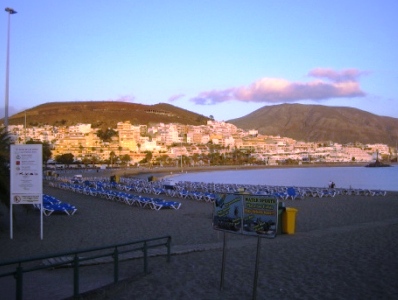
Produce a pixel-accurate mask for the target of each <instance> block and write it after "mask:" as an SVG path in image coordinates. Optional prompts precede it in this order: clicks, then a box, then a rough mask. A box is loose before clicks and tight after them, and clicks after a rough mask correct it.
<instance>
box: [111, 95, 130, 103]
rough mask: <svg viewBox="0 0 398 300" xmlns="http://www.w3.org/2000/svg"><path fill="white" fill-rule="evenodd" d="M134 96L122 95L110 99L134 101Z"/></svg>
mask: <svg viewBox="0 0 398 300" xmlns="http://www.w3.org/2000/svg"><path fill="white" fill-rule="evenodd" d="M134 100H135V97H134V96H131V95H124V96H120V97H119V98H117V99H112V100H111V101H116V102H134Z"/></svg>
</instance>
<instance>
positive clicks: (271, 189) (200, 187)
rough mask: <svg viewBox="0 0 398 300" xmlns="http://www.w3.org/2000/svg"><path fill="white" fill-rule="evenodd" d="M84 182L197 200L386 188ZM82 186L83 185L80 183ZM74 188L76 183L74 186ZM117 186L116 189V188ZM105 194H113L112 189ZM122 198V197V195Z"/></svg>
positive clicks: (351, 192) (318, 194)
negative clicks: (222, 195) (242, 192)
mask: <svg viewBox="0 0 398 300" xmlns="http://www.w3.org/2000/svg"><path fill="white" fill-rule="evenodd" d="M83 186H85V187H86V188H87V187H90V186H91V187H95V191H91V192H90V191H88V190H86V192H88V193H98V189H102V190H111V191H113V193H116V191H119V192H121V191H125V192H136V193H139V194H149V195H154V196H157V195H161V194H165V195H167V196H169V197H173V198H181V199H193V200H197V201H205V202H210V203H212V202H214V201H215V199H216V194H220V193H236V192H238V191H240V190H245V191H246V192H248V193H250V194H252V195H273V196H276V197H277V198H278V199H279V200H299V199H304V198H306V197H315V198H333V197H335V196H337V195H360V196H385V195H386V193H387V192H386V191H381V190H368V189H351V188H350V189H343V188H339V189H338V188H333V189H331V188H311V187H286V186H269V185H247V184H245V185H239V184H217V183H204V182H185V181H180V182H176V183H175V184H174V185H172V186H171V185H168V184H167V181H162V180H160V181H151V182H149V181H147V180H145V179H137V178H124V177H121V178H120V182H119V183H116V182H110V181H109V180H107V179H105V180H104V179H103V180H96V181H89V180H86V181H84V182H83ZM76 188H77V189H81V188H82V187H81V185H77V187H76ZM71 189H72V190H73V187H72V188H71ZM115 190H116V191H115ZM106 197H111V198H112V197H117V196H114V195H113V196H112V193H110V195H108V196H106ZM119 198H120V197H119Z"/></svg>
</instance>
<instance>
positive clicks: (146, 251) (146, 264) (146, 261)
mask: <svg viewBox="0 0 398 300" xmlns="http://www.w3.org/2000/svg"><path fill="white" fill-rule="evenodd" d="M143 250H144V273H145V274H148V245H147V243H146V242H144V249H143Z"/></svg>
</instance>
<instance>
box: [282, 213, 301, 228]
mask: <svg viewBox="0 0 398 300" xmlns="http://www.w3.org/2000/svg"><path fill="white" fill-rule="evenodd" d="M297 211H298V210H297V209H295V208H293V207H286V210H285V211H284V212H283V216H282V232H283V233H287V234H294V233H295V230H296V214H297Z"/></svg>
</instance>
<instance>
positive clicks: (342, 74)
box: [308, 68, 367, 82]
mask: <svg viewBox="0 0 398 300" xmlns="http://www.w3.org/2000/svg"><path fill="white" fill-rule="evenodd" d="M366 73H367V72H363V71H359V70H356V69H346V70H342V71H335V70H332V69H325V68H317V69H314V70H311V71H310V72H309V73H308V75H309V76H312V77H317V78H326V79H329V80H330V81H334V82H344V81H356V80H358V78H359V76H361V75H364V74H366Z"/></svg>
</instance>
